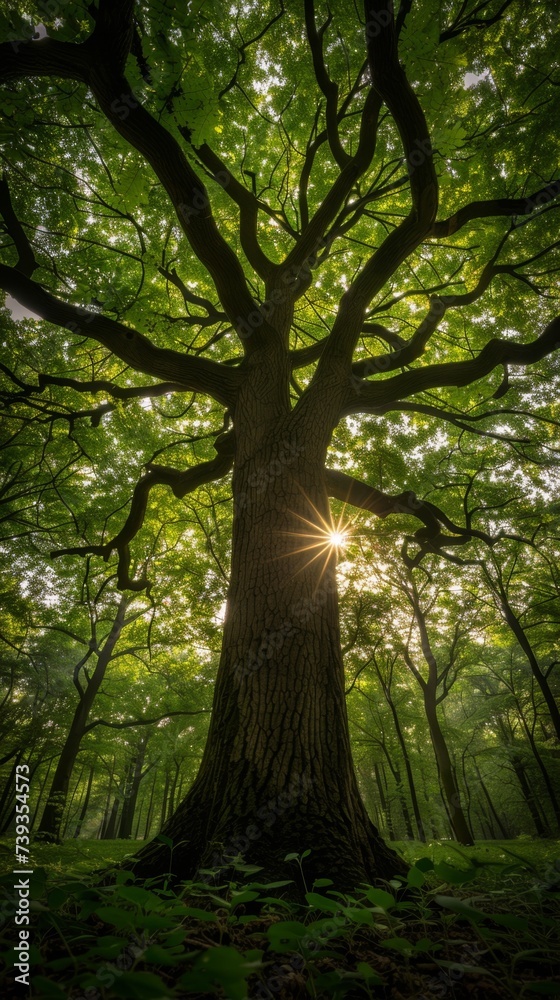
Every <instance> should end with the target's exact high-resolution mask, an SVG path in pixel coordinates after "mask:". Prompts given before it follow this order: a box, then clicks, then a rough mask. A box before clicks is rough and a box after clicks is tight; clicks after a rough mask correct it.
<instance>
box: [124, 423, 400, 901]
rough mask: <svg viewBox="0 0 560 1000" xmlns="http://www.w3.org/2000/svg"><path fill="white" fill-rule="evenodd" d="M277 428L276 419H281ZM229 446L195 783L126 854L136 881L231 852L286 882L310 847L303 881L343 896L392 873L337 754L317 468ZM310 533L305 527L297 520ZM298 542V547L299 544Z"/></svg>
mask: <svg viewBox="0 0 560 1000" xmlns="http://www.w3.org/2000/svg"><path fill="white" fill-rule="evenodd" d="M287 423H288V422H287ZM243 451H244V449H242V448H240V446H239V444H238V455H237V462H236V467H235V473H234V503H235V500H236V499H237V503H236V505H235V513H234V530H233V552H232V572H231V584H230V589H229V594H228V601H227V611H226V619H225V626H224V635H223V645H222V654H221V661H220V667H219V672H218V677H217V682H216V690H215V697H214V706H213V712H212V721H211V725H210V730H209V734H208V741H207V744H206V748H205V752H204V756H203V760H202V763H201V767H200V771H199V774H198V776H197V778H196V780H195V782H194V784H193V786H192V788H191V790H190V792H189V793H188V795H187V797H186V799H185V800H184V801H183V803H182V804H181V805H180V806H179V808H178V809H177V811H176V812H175V814H174V816H172V817H171V819H170V820H169V821H168V822H167V823H166V825H165V826H164V828H163V831H162V832H163V833H164V834H165V836H167V837H169V838H171V839H172V840H173V842H174V845H175V846H174V848H173V851H172V854H171V856H170V852H169V848H168V847H166V846H164V845H163V844H162V843H161V842H152V843H151V844H150V845H147V847H146V848H144V849H142V850H141V851H140V853H139V855H138V864H137V871H138V872H139V873H140V874H141V875H142V876H148V875H157V874H161V873H162V872H165V871H168V870H169V869H171V870H172V871H173V872H174V873H175V874H176V875H177V876H181V877H183V878H187V877H190V876H192V875H194V873H195V872H196V870H197V869H198V867H199V866H200V865H201V864H202V865H203V866H205V867H223V866H227V865H228V863H229V862H230V861H231V859H232V858H233V857H235V856H236V855H238V854H241V855H243V856H244V858H245V860H246V861H248V862H251V863H255V864H259V865H262V866H264V868H265V870H266V873H267V874H268V875H276V874H278V873H279V872H282V874H284V875H285V874H286V870H287V868H286V866H285V865H284V864H283V858H284V855H285V854H286V853H287V852H293V851H297V852H302V851H305V850H307V849H308V848H310V849H311V852H312V853H311V855H310V857H309V858H308V859H307V862H306V865H307V869H308V872H309V874H310V875H312V876H313V877H315V876H326V875H327V876H329V877H330V878H332V879H334V880H335V882H336V883H337V884H338V885H339V886H342V885H344V886H345V887H346V888H348V887H354V886H355V884H356V883H357V882H359V881H364V880H368V881H371V880H372V879H375V878H376V877H382V878H390V877H391V876H393V875H394V874H395V873H396V872H397V871H401V872H402V871H403V870H404V865H403V862H402V861H401V860H400V859H399V858H398V856H397V855H396V854H395V853H394V852H393V851H391V850H390V849H389V848H388V847H387V846H386V845H385V843H384V842H383V840H382V839H381V838H380V836H379V834H378V831H377V829H376V828H375V827H374V825H373V823H372V822H371V820H370V819H369V817H368V815H367V813H366V811H365V807H364V805H363V803H362V801H361V798H360V795H359V792H358V785H357V781H356V777H355V773H354V767H353V763H352V758H351V752H350V740H349V734H348V721H347V715H346V703H345V695H344V674H343V664H342V654H341V648H340V638H339V622H338V602H337V590H336V580H335V568H336V567H335V563H336V553H335V550H332V549H328V548H327V549H326V550H325V553H324V554H321V555H319V557H318V558H314V557H315V556H317V553H318V551H319V550H318V549H317V548H312V549H307V551H303V552H302V551H297V550H298V549H301V548H303V547H306V548H307V547H308V546H309V545H312V544H313V543H314V540H315V541H319V540H320V523H319V516H320V517H322V518H323V519H325V521H328V519H329V506H328V498H327V493H326V489H325V484H324V474H323V472H322V470H321V462H322V459H323V455H321V461H319V459H317V461H312V456H311V455H310V449H309V448H308V447H307V445H306V449H305V450H304V449H303V447H301V446H298V442H297V440H294V437H293V436H291V437H290V435H289V432H284V433H282V431H281V432H280V433H276V434H275V435H274V441H273V442H271V441H270V440H269V441H268V442H267V441H266V440H265V441H263V442H262V446H261V448H260V449H257V451H256V454H255V453H253V454H246V453H245V454H244V453H243ZM310 521H311V522H314V523H315V524H317V535H316V538H315V539H314V538H313V537H309V536H310V535H313V533H314V528H313V527H312V526H310V525H309V522H310ZM298 536H299V537H298Z"/></svg>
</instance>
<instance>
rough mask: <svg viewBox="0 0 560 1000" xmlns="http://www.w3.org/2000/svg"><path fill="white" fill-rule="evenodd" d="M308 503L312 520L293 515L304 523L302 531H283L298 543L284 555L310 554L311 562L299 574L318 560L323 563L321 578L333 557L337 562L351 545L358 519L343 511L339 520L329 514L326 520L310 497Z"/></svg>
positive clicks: (302, 567)
mask: <svg viewBox="0 0 560 1000" xmlns="http://www.w3.org/2000/svg"><path fill="white" fill-rule="evenodd" d="M306 500H307V502H308V504H309V506H310V508H311V510H312V511H313V518H307V517H303V515H302V514H296V513H294V516H295V517H297V519H298V520H299V521H301V522H302V529H301V531H283V532H282V534H283V535H289V536H291V537H292V538H293V539H294V540H295V541H296V542H297V543H299V544H296V545H295V546H294V548H293V549H292V550H291V551H290V552H286V553H285V555H291V556H293V555H297V554H298V553H303V552H308V553H309V559H307V561H306V562H305V563H304V564H303V566H301V567H300V569H299V570H297V572H298V573H302V572H303V571H304V570H305V569H307V567H308V566H310V565H311V564H312V563H314V562H315V561H316V560H322V562H323V565H322V567H321V572H320V575H319V578H321V577H322V576H323V574H324V572H325V570H326V568H327V566H328V564H329V561H330V560H331V559H332V558H333V556H334V557H335V558H336V559H338V558H339V557H340V555H341V553H342V552H344V550H345V549H346V548H347V546H348V545H349V543H350V541H351V537H352V532H353V527H354V523H355V519H348V518H346V516H345V510H344V508H343V510H342V513H341V514H340V516H339V517H338V519H336V520H335V519H334V518H333V516H332V514H331V512H330V511H329V516H328V518H325V517H323V515H322V514H321V512H320V511H319V510H317V508H316V507H315V505H314V504H313V503H312V502H311V500H309V498H308V497H306ZM306 528H307V530H306Z"/></svg>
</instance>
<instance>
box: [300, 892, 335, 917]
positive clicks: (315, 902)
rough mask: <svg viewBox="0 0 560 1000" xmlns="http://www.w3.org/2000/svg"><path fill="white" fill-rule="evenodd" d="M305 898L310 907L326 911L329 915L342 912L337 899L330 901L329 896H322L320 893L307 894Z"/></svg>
mask: <svg viewBox="0 0 560 1000" xmlns="http://www.w3.org/2000/svg"><path fill="white" fill-rule="evenodd" d="M305 898H306V900H307V902H308V903H309V905H310V906H314V907H316V908H317V909H318V910H326V911H327V913H338V912H339V910H340V903H337V901H336V900H335V899H328V897H327V896H321V894H320V893H318V892H306V893H305Z"/></svg>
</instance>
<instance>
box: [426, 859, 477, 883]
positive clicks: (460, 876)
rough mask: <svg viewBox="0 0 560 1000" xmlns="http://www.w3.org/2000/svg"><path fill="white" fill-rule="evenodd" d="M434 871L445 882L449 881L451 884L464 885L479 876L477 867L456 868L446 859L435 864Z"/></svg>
mask: <svg viewBox="0 0 560 1000" xmlns="http://www.w3.org/2000/svg"><path fill="white" fill-rule="evenodd" d="M434 871H435V873H436V875H437V877H438V878H440V879H442V880H443V881H444V882H449V884H450V885H464V884H465V883H466V882H472V880H473V879H475V878H476V877H477V871H476V868H467V869H466V870H465V869H463V868H454V867H453V865H448V864H447V862H446V861H440V862H438V864H437V865H434Z"/></svg>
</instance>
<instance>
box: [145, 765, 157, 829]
mask: <svg viewBox="0 0 560 1000" xmlns="http://www.w3.org/2000/svg"><path fill="white" fill-rule="evenodd" d="M156 781H157V771H156V773H155V774H154V780H153V781H152V790H151V792H150V801H149V802H148V814H147V816H146V826H145V828H144V838H143V839H144V840H147V839H148V837H149V836H150V828H151V826H152V814H153V808H154V797H155V791H156Z"/></svg>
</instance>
